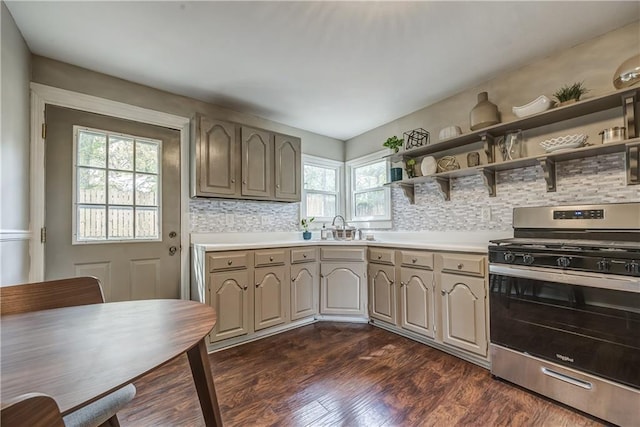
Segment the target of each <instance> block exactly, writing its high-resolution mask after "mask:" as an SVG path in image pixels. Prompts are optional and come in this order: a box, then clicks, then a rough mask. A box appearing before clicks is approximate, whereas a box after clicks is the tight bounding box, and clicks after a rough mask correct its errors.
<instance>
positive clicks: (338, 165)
mask: <svg viewBox="0 0 640 427" xmlns="http://www.w3.org/2000/svg"><path fill="white" fill-rule="evenodd" d="M305 164H308V165H313V166H320V167H324V168H331V169H335V170H336V179H337V182H336V189H337V190H336V195H337V199H336V215H342V216H344V206H345V192H344V163H343V162H340V161H337V160H332V159H327V158H324V157H317V156H312V155H310V154H303V155H302V174H303V183H302V202H301V203H300V218H306V217H307V212H306V210H307V203H306V195H307V192H306V191H305V189H304V165H305ZM313 192H314V193H322V192H320V191H313ZM330 193H331V194H333V192H330ZM327 194H329V192H328V193H327ZM332 220H333V218H329V217H316V219H315V220H314V222H313V223H312V224H311V226H310V227H309V228H310V229H314V230H319V229H321V228H322V224H323V223H326V224H327V226H329V225H330V223H331V221H332Z"/></svg>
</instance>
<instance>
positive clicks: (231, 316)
mask: <svg viewBox="0 0 640 427" xmlns="http://www.w3.org/2000/svg"><path fill="white" fill-rule="evenodd" d="M252 296H253V291H252V289H251V287H250V286H249V273H248V270H246V269H241V270H235V271H221V272H216V273H211V274H210V275H209V304H210V305H211V307H213V308H214V309H215V310H216V313H217V319H218V320H217V322H216V325H215V326H214V328H213V330H212V331H211V333H210V334H209V338H210V341H211V342H216V341H220V340H224V339H227V338H233V337H237V336H240V335H245V334H248V333H250V332H252V330H251V323H250V320H251V317H250V310H251V304H250V302H251V300H252Z"/></svg>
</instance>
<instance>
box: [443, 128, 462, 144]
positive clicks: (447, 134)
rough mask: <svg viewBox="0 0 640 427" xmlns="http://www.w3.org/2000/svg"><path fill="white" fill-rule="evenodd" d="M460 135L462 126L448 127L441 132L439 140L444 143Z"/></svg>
mask: <svg viewBox="0 0 640 427" xmlns="http://www.w3.org/2000/svg"><path fill="white" fill-rule="evenodd" d="M458 135H462V129H460V126H447V127H446V128H443V129H442V130H441V131H440V133H439V134H438V139H439V140H440V141H442V140H444V139H449V138H453V137H454V136H458Z"/></svg>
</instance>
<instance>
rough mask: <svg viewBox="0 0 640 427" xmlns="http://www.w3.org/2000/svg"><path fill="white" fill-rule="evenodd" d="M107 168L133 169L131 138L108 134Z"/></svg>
mask: <svg viewBox="0 0 640 427" xmlns="http://www.w3.org/2000/svg"><path fill="white" fill-rule="evenodd" d="M109 168H112V169H122V170H132V169H133V139H131V138H122V137H120V136H112V135H109Z"/></svg>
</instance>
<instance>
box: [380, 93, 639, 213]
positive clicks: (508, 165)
mask: <svg viewBox="0 0 640 427" xmlns="http://www.w3.org/2000/svg"><path fill="white" fill-rule="evenodd" d="M639 93H640V88H638V87H635V88H627V89H623V90H619V91H615V92H612V93H609V94H607V95H603V96H599V97H595V98H589V99H585V100H583V101H579V102H576V103H574V104H570V105H566V106H563V107H557V108H552V109H550V110H547V111H545V112H542V113H538V114H534V115H532V116H528V117H525V118H522V119H518V120H514V121H512V122H508V123H499V124H497V125H494V126H490V127H487V128H484V129H482V130H479V131H475V132H471V133H468V134H465V135H460V136H457V137H455V138H450V139H448V140H445V141H441V142H438V143H436V144H432V145H425V146H422V147H418V148H414V149H411V150H407V151H403V152H400V153H395V154H391V155H388V156H386V158H387V159H389V160H390V161H392V162H398V161H404V160H407V159H411V158H417V157H422V156H426V155H430V154H434V153H438V152H442V151H446V150H451V149H455V148H460V147H464V146H466V145H469V144H476V143H482V145H483V149H484V152H485V154H486V156H487V159H488V164H486V165H480V166H475V167H467V168H463V169H456V170H453V171H448V172H441V173H436V174H433V175H429V176H420V177H416V178H410V179H405V180H402V181H395V182H391V183H388V184H386V185H388V186H392V187H397V186H399V187H401V188H402V189H403V190H404V192H405V194H406V195H407V197H408V198H409V200H410V202H411V203H412V204H413V203H415V192H414V186H415V184H420V183H423V182H432V181H435V182H437V183H438V191H439V193H440V194H441V195H442V197H443V198H444V200H450V195H451V178H457V177H461V176H469V175H476V174H480V175H482V177H483V180H484V184H485V186H486V188H487V192H488V193H489V196H491V197H495V195H496V175H497V172H498V171H503V170H510V169H518V168H524V167H529V166H535V165H540V166H541V167H542V169H543V171H544V177H545V181H546V183H547V191H556V168H555V164H556V162H560V161H567V160H573V159H581V158H585V157H592V156H597V155H603V154H610V153H621V152H624V153H625V155H626V162H625V168H626V171H627V185H635V184H640V138H639V136H640V133H639V132H640V126H639V117H638V116H639V115H638V113H637V112H636V109H637V104H638V94H639ZM616 107H621V108H622V117H623V119H624V124H625V127H626V129H627V136H628V138H629V139H627V140H625V141H619V142H613V143H608V144H597V145H590V146H586V147H580V148H576V149H569V150H566V151H564V150H563V151H559V152H558V151H556V152H552V153H546V154H542V155H537V156H531V157H525V158H522V159H517V160H509V161H504V162H496V144H495V138H496V137H498V136H501V135H504V134H505V133H507V132H509V131H513V130H517V129H521V130H528V129H533V128H537V127H541V126H546V125H550V124H553V123H557V122H561V121H564V120H569V119H573V118H577V117H580V116H584V115H587V114H592V113H597V112H600V111H605V110H609V109H611V108H616Z"/></svg>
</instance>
